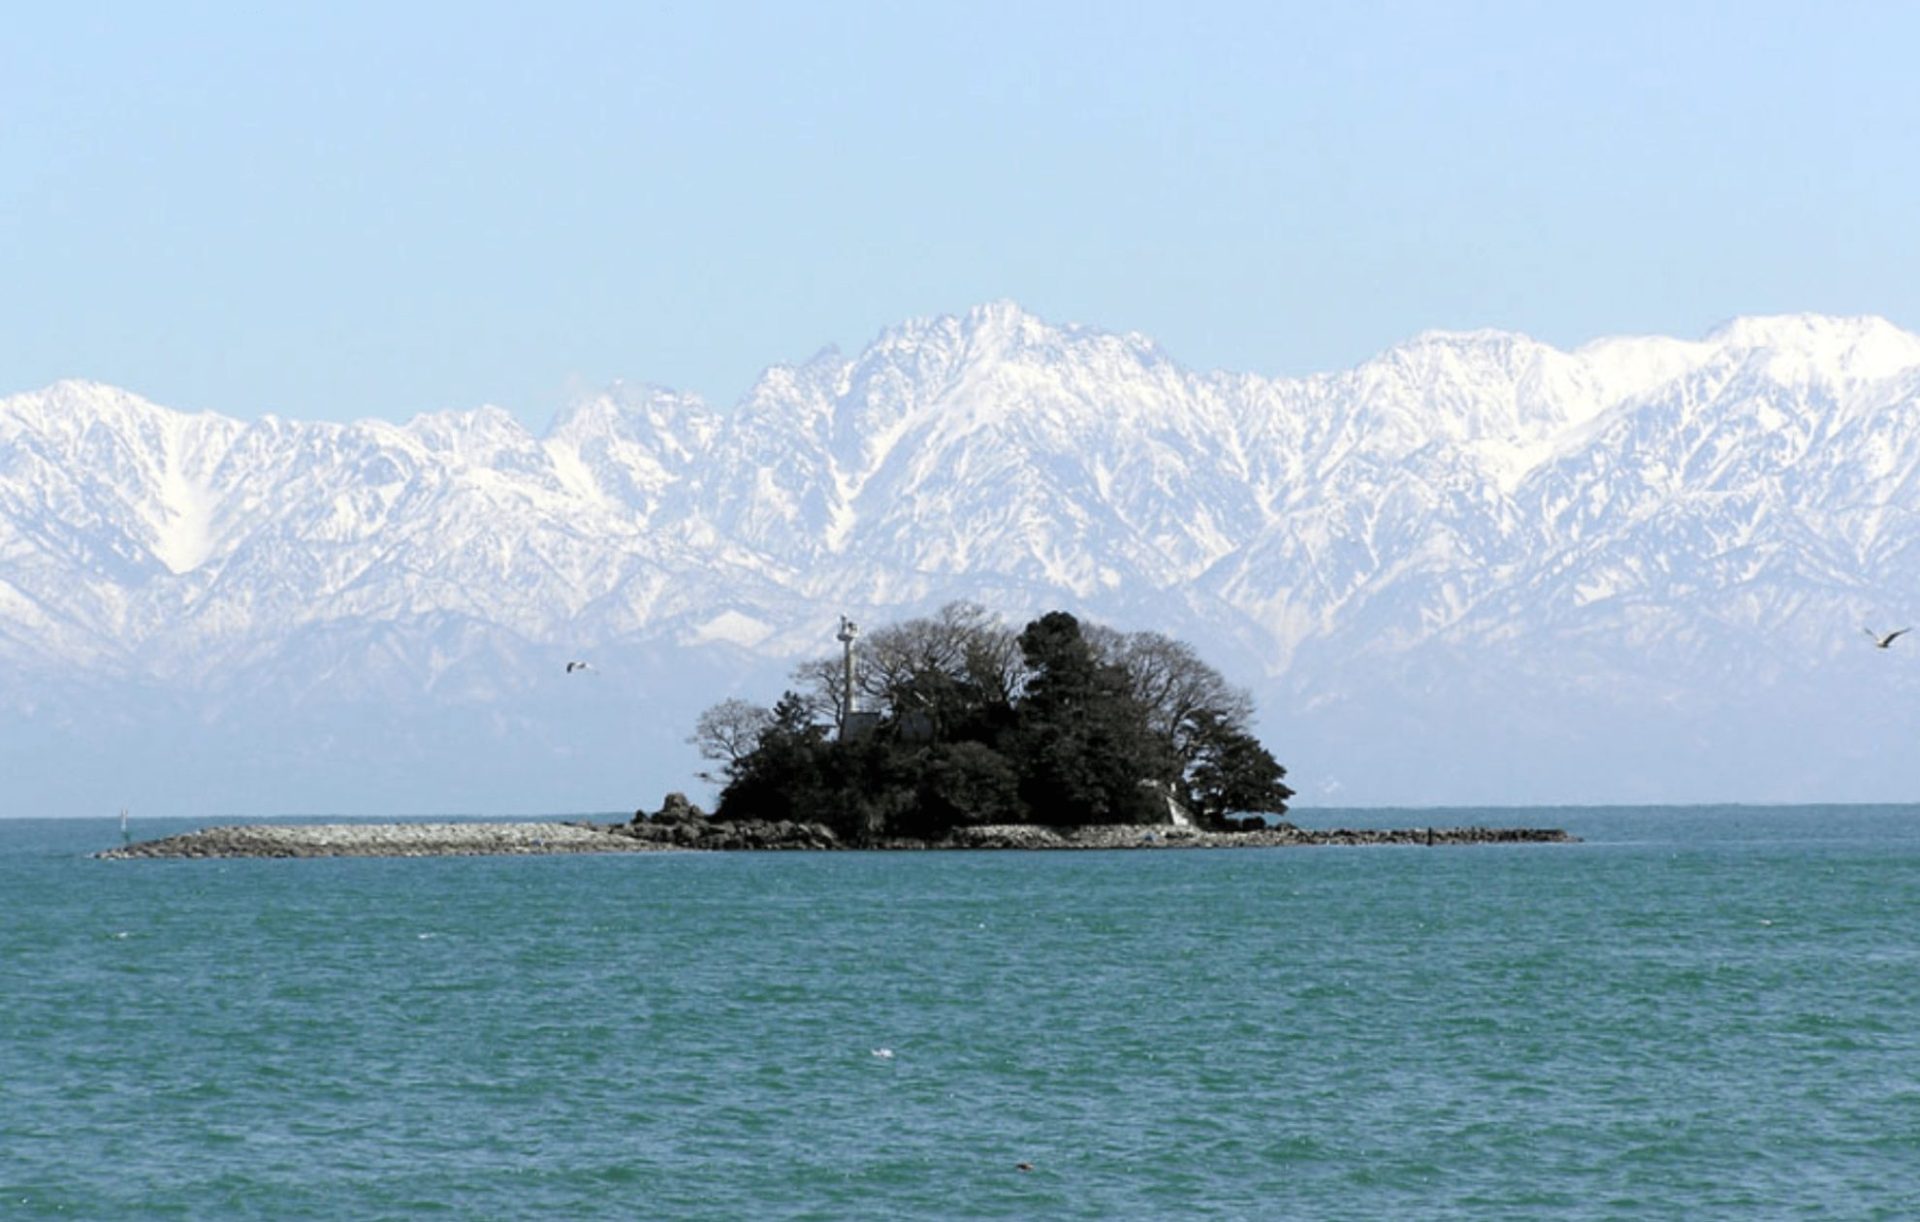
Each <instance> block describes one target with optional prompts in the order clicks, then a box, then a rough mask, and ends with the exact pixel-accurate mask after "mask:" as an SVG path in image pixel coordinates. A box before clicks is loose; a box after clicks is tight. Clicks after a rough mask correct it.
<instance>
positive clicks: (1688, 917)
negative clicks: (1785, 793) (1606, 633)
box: [0, 807, 1920, 1218]
mask: <svg viewBox="0 0 1920 1222" xmlns="http://www.w3.org/2000/svg"><path fill="white" fill-rule="evenodd" d="M1301 821H1302V822H1303V823H1307V824H1309V825H1316V826H1330V825H1332V824H1333V823H1336V822H1341V823H1349V824H1352V823H1360V822H1371V823H1374V824H1387V825H1424V824H1426V823H1441V824H1451V823H1464V822H1487V823H1502V824H1528V825H1550V826H1563V827H1567V828H1569V829H1571V830H1573V831H1575V832H1577V833H1578V834H1580V835H1582V836H1584V837H1586V842H1585V843H1583V844H1579V845H1520V846H1480V847H1472V848H1436V849H1426V848H1412V847H1407V848H1398V847H1396V848H1379V847H1375V848H1350V849H1337V848H1310V849H1264V850H1237V851H1177V852H1176V851H1169V852H1133V853H1126V852H1115V853H1055V854H1038V853H1036V854H1027V853H997V854H995V853H980V854H966V853H941V854H932V853H929V854H855V853H844V854H731V855H694V854H684V855H682V854H654V855H636V856H620V857H565V858H467V859H433V860H316V861H227V862H186V861H182V862H99V861H94V860H91V859H89V858H88V857H87V856H86V854H88V853H89V852H91V851H93V850H95V849H98V848H104V847H108V846H109V845H111V844H114V843H117V842H118V839H119V834H118V831H117V828H116V827H114V826H113V825H111V824H109V823H107V822H104V821H102V822H100V823H97V824H82V823H73V822H61V823H53V822H39V821H10V822H0V1216H21V1217H37V1216H43V1215H62V1216H72V1217H81V1218H104V1217H133V1216H139V1217H154V1216H159V1217H165V1216H182V1217H195V1218H199V1217H219V1216H236V1215H237V1216H247V1215H253V1216H263V1217H272V1218H290V1217H315V1218H319V1217H326V1218H333V1217H342V1216H350V1217H377V1216H414V1215H419V1214H431V1213H442V1214H446V1215H449V1216H456V1217H515V1216H565V1217H606V1218H633V1217H649V1216H667V1217H673V1216H691V1217H714V1218H737V1217H822V1218H846V1217H870V1218H892V1217H901V1216H923V1217H1035V1216H1044V1217H1085V1218H1107V1217H1165V1216H1183V1215H1184V1216H1194V1215H1203V1216H1217V1217H1260V1218H1270V1217H1354V1218H1383V1217H1461V1218H1488V1217H1541V1216H1555V1217H1576V1218H1618V1217H1634V1216H1653V1217H1683V1216H1690V1217H1697V1216H1720V1217H1766V1216H1798V1215H1819V1216H1832V1217H1850V1218H1851V1217H1874V1216H1881V1217H1911V1216H1916V1215H1920V808H1889V807H1870V808H1863V807H1833V808H1794V809H1775V808H1711V809H1710V808H1683V809H1641V810H1620V811H1613V810H1550V811H1540V810H1500V811H1448V812H1433V811H1417V812H1373V813H1370V814H1367V815H1364V816H1362V815H1356V814H1343V815H1342V816H1340V817H1338V818H1334V817H1332V816H1320V817H1315V816H1313V815H1308V816H1306V817H1304V818H1302V820H1301ZM192 826H196V825H194V824H185V823H169V824H165V825H161V824H157V823H156V824H153V825H150V826H148V827H146V828H136V830H137V831H139V832H140V833H141V834H143V835H161V834H166V833H171V832H175V831H182V830H187V829H188V828H190V827H192ZM1021 1163H1030V1164H1031V1165H1032V1170H1031V1171H1023V1170H1020V1169H1018V1166H1017V1165H1018V1164H1021Z"/></svg>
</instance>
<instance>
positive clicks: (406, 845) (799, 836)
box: [95, 820, 1576, 860]
mask: <svg viewBox="0 0 1920 1222" xmlns="http://www.w3.org/2000/svg"><path fill="white" fill-rule="evenodd" d="M1575 839H1576V837H1573V836H1570V835H1568V834H1567V833H1566V832H1564V831H1561V830H1560V829H1558V828H1524V827H1436V828H1393V829H1348V828H1339V829H1334V830H1331V831H1312V830H1308V829H1304V828H1297V827H1294V826H1292V825H1290V824H1284V823H1283V824H1280V825H1278V826H1275V827H1271V828H1266V829H1263V830H1259V831H1250V832H1203V831H1196V830H1194V829H1192V828H1179V827H1140V826H1131V825H1129V826H1113V827H1082V828H1068V829H1054V828H1048V827H1039V826H1034V825H1030V824H1007V825H1001V826H997V827H971V828H963V829H961V830H959V831H956V832H955V833H953V834H952V835H951V836H949V837H947V838H946V839H945V840H940V841H925V840H888V841H883V842H881V843H879V844H877V845H874V846H872V847H874V848H878V849H893V850H925V849H933V850H943V849H944V850H952V849H974V850H994V849H1025V850H1048V849H1228V848H1286V847H1309V846H1313V845H1393V844H1397V845H1423V846H1433V847H1440V846H1445V845H1474V844H1524V843H1534V844H1564V843H1569V842H1572V841H1574V840H1575ZM846 847H847V846H846V845H843V844H842V843H841V841H840V840H839V839H838V837H836V836H835V835H834V834H833V832H832V831H831V830H829V829H828V828H825V827H822V826H820V825H819V824H813V823H757V822H747V823H714V822H708V821H705V820H701V821H698V822H693V823H679V824H671V825H661V824H647V823H640V824H612V825H603V824H592V823H309V824H286V823H282V824H245V825H238V826H232V827H213V828H207V829H204V830H202V831H197V832H188V833H186V834H185V835H181V836H169V837H167V838H166V839H164V840H149V841H144V842H142V843H139V844H131V845H127V846H125V847H123V848H115V849H108V850H106V851H104V852H101V853H97V854H95V856H97V857H101V858H105V859H109V860H128V859H141V858H194V857H477V856H497V855H520V856H526V855H551V854H563V853H647V852H663V851H676V850H677V851H682V852H684V851H693V852H727V851H743V850H744V851H755V850H758V851H809V850H825V849H843V848H846Z"/></svg>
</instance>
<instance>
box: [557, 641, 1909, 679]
mask: <svg viewBox="0 0 1920 1222" xmlns="http://www.w3.org/2000/svg"><path fill="white" fill-rule="evenodd" d="M1883 648H1884V646H1883ZM592 669H593V667H591V666H588V665H587V664H586V663H585V662H569V663H567V673H568V674H572V673H573V672H574V671H576V670H592Z"/></svg>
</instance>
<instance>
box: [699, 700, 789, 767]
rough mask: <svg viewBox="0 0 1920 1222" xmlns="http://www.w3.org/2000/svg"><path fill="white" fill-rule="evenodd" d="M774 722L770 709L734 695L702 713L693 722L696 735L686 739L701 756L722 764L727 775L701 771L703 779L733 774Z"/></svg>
mask: <svg viewBox="0 0 1920 1222" xmlns="http://www.w3.org/2000/svg"><path fill="white" fill-rule="evenodd" d="M772 724H773V713H772V712H771V711H769V710H767V709H765V708H762V707H761V706H760V705H757V704H753V703H750V702H748V701H745V700H740V699H737V698H735V697H728V698H727V699H725V700H722V701H721V702H720V703H719V704H716V705H714V706H713V707H712V708H710V709H708V710H707V711H706V712H704V713H702V714H700V720H699V721H697V722H695V723H694V727H693V736H692V737H691V738H689V739H687V741H688V742H690V743H692V744H693V745H694V747H695V748H696V749H697V750H698V751H699V752H700V757H701V758H702V759H708V760H712V761H714V762H715V763H716V764H719V765H720V767H721V771H722V773H723V774H724V775H723V776H722V777H714V776H712V775H711V774H702V776H701V779H702V780H707V781H713V780H723V779H725V777H726V776H731V775H732V773H733V771H734V769H735V767H736V766H737V765H738V764H739V763H740V761H741V760H743V759H745V758H746V757H747V756H749V755H751V754H753V752H754V749H755V748H757V747H758V746H759V745H760V736H761V735H762V734H765V733H766V731H767V727H768V726H771V725H772Z"/></svg>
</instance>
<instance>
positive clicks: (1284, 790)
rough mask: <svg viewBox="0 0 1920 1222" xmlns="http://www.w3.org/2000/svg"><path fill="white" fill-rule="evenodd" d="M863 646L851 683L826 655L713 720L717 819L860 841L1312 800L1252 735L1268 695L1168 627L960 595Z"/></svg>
mask: <svg viewBox="0 0 1920 1222" xmlns="http://www.w3.org/2000/svg"><path fill="white" fill-rule="evenodd" d="M852 648H853V653H852V671H851V676H849V674H848V671H847V668H846V659H845V658H842V657H825V658H820V659H817V660H815V661H811V662H807V663H804V664H802V665H801V666H800V667H798V668H797V669H796V670H795V672H794V676H793V678H794V683H795V686H794V687H793V688H792V689H790V690H789V691H787V692H786V693H785V694H784V695H783V696H782V697H781V698H780V700H779V702H778V703H776V704H775V705H774V706H773V707H772V708H771V709H769V708H765V707H762V706H759V705H755V704H752V703H750V702H748V701H744V700H740V699H729V700H724V701H722V702H720V703H719V704H717V705H714V706H713V707H712V708H710V709H708V710H707V711H706V712H705V713H703V714H701V716H700V719H699V722H698V724H697V726H696V728H695V731H694V735H693V738H692V740H691V741H692V742H693V743H694V745H695V746H696V747H698V749H699V750H700V753H701V754H702V756H703V757H705V758H706V759H708V760H711V761H713V762H715V763H716V764H717V765H718V773H717V774H716V775H712V776H710V777H709V779H712V780H715V781H717V782H719V783H720V784H721V786H722V788H721V792H720V797H719V806H718V809H717V810H716V811H715V812H714V815H713V818H714V819H716V820H719V821H748V820H765V821H783V820H784V821H792V822H796V823H817V824H822V825H824V826H826V827H828V828H830V829H832V831H833V832H834V833H835V835H837V836H839V837H840V838H841V839H842V840H843V841H845V842H847V843H853V844H860V843H871V842H873V841H876V840H880V839H884V838H894V837H907V838H915V839H923V840H937V839H939V838H941V837H943V836H945V835H947V834H948V833H950V832H952V831H953V830H955V829H956V828H962V827H977V826H985V825H996V824H1017V823H1029V824H1040V825H1046V826H1052V827H1078V826H1088V825H1095V824H1163V823H1167V822H1169V821H1170V819H1171V818H1172V817H1173V814H1174V812H1176V811H1178V812H1182V813H1184V814H1185V815H1186V816H1187V817H1189V818H1190V819H1191V820H1192V821H1193V822H1194V823H1195V824H1196V825H1198V826H1200V827H1202V828H1209V829H1217V830H1232V829H1238V828H1241V827H1243V826H1253V825H1256V824H1263V823H1264V821H1263V820H1261V819H1260V818H1259V817H1258V815H1259V814H1260V813H1268V814H1279V813H1284V812H1285V810H1286V809H1287V805H1286V803H1287V799H1288V798H1290V797H1292V796H1293V791H1292V790H1291V789H1289V788H1288V787H1287V785H1286V784H1285V781H1284V778H1285V776H1286V769H1285V768H1283V767H1281V766H1280V764H1279V763H1278V762H1276V761H1275V760H1274V758H1273V756H1272V755H1271V754H1270V753H1269V752H1268V751H1267V749H1266V748H1265V747H1263V746H1262V745H1261V744H1260V742H1259V741H1258V740H1257V739H1256V738H1255V737H1254V736H1253V734H1252V733H1251V732H1250V731H1249V729H1248V723H1249V722H1250V720H1251V718H1252V715H1253V702H1252V699H1251V697H1250V696H1249V695H1248V694H1247V693H1246V692H1245V691H1244V690H1243V689H1241V688H1238V687H1235V686H1233V685H1232V684H1230V683H1228V682H1227V681H1226V680H1225V679H1224V678H1222V677H1221V675H1220V673H1219V672H1218V671H1216V670H1214V669H1213V668H1212V667H1211V666H1209V665H1207V664H1206V663H1205V662H1204V661H1202V660H1201V659H1200V657H1199V655H1198V654H1197V653H1195V652H1194V650H1193V649H1192V648H1191V647H1190V646H1188V645H1186V644H1185V643H1184V642H1181V641H1177V640H1173V639H1171V638H1169V637H1166V636H1163V635H1161V634H1159V633H1154V632H1134V633H1122V632H1118V631H1115V630H1113V629H1109V628H1105V627H1101V626H1098V625H1091V624H1089V625H1083V624H1081V623H1080V621H1079V620H1077V619H1075V618H1074V617H1073V616H1072V615H1070V614H1068V613H1066V612H1064V611H1053V612H1050V613H1048V614H1046V615H1043V616H1041V617H1040V618H1039V619H1036V620H1034V621H1033V622H1031V623H1029V624H1027V625H1026V627H1025V628H1024V629H1023V630H1021V631H1019V632H1017V633H1016V632H1014V631H1013V630H1012V629H1010V628H1008V627H1007V626H1006V625H1004V624H1003V623H1001V621H999V620H998V619H997V618H995V617H994V616H992V615H991V614H990V613H988V612H987V611H985V610H984V609H982V608H980V607H978V606H975V605H973V604H970V603H954V604H950V605H948V606H947V607H944V608H942V609H941V610H940V611H939V612H938V613H937V614H935V615H933V616H930V617H926V618H921V619H913V620H907V621H905V622H902V623H897V624H892V625H889V626H887V627H885V628H881V629H879V630H877V631H875V632H873V633H871V634H869V635H868V636H866V637H865V638H863V639H861V640H860V641H859V642H858V644H857V645H856V646H853V647H852ZM849 697H851V700H852V704H853V706H854V708H849V707H848V703H849ZM856 710H857V711H856ZM1243 815H1244V816H1248V818H1245V819H1242V818H1241V817H1240V816H1243Z"/></svg>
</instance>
